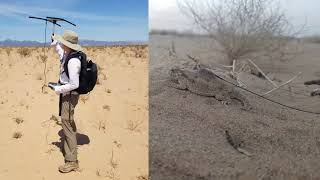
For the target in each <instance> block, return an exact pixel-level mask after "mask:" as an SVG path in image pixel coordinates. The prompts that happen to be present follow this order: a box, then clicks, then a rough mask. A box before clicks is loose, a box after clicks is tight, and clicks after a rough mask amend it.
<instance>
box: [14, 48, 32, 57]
mask: <svg viewBox="0 0 320 180" xmlns="http://www.w3.org/2000/svg"><path fill="white" fill-rule="evenodd" d="M17 52H18V54H20V56H22V57H27V56H30V55H31V49H29V48H26V47H22V48H19V49H18V51H17Z"/></svg>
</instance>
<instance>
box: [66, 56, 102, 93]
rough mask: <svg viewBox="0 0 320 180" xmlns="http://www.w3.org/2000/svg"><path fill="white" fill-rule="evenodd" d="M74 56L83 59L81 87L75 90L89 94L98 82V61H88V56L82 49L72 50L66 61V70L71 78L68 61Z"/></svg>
mask: <svg viewBox="0 0 320 180" xmlns="http://www.w3.org/2000/svg"><path fill="white" fill-rule="evenodd" d="M72 58H77V59H79V60H80V61H81V68H80V77H79V87H78V88H77V89H75V90H73V91H76V92H78V93H79V94H87V93H88V92H90V91H92V89H93V88H94V86H95V85H96V83H97V78H98V69H97V65H96V63H94V62H92V61H91V60H89V61H87V56H86V54H85V53H83V52H81V51H75V52H71V53H70V54H69V55H68V57H67V59H66V60H65V63H64V71H65V73H66V74H67V76H68V78H69V72H68V62H69V60H70V59H72Z"/></svg>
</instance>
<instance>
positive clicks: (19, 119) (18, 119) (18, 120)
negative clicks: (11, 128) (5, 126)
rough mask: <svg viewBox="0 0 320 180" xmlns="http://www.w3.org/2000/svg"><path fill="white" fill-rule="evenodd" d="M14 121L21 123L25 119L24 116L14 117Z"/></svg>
mask: <svg viewBox="0 0 320 180" xmlns="http://www.w3.org/2000/svg"><path fill="white" fill-rule="evenodd" d="M13 120H14V122H15V123H17V124H21V123H23V122H24V120H23V119H22V118H19V117H18V118H13Z"/></svg>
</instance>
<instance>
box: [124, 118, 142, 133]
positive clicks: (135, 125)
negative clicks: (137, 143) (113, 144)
mask: <svg viewBox="0 0 320 180" xmlns="http://www.w3.org/2000/svg"><path fill="white" fill-rule="evenodd" d="M142 123H143V121H142V120H140V121H134V120H128V121H127V128H128V129H129V130H130V131H136V132H139V131H140V130H139V126H140V125H141V124H142Z"/></svg>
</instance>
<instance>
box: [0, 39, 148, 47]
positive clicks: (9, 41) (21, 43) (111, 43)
mask: <svg viewBox="0 0 320 180" xmlns="http://www.w3.org/2000/svg"><path fill="white" fill-rule="evenodd" d="M48 41H50V40H48ZM43 44H44V43H41V42H38V41H17V40H12V39H6V40H4V41H0V46H43ZM48 44H50V42H47V45H48ZM146 44H148V43H147V42H145V41H95V40H80V45H82V46H114V45H146Z"/></svg>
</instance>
